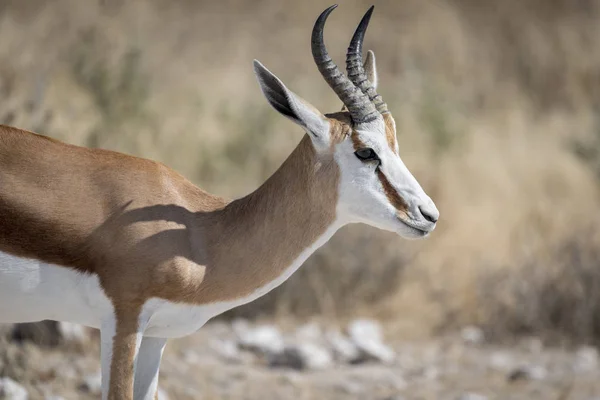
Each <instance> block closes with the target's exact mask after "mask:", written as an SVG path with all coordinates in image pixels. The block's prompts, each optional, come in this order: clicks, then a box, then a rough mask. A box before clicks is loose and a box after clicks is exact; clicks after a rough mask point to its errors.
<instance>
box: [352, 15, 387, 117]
mask: <svg viewBox="0 0 600 400" xmlns="http://www.w3.org/2000/svg"><path fill="white" fill-rule="evenodd" d="M374 8H375V6H371V8H369V10H368V11H367V12H366V13H365V15H364V17H362V19H361V20H360V23H359V24H358V27H357V28H356V31H355V32H354V36H352V40H351V41H350V46H349V47H348V53H346V71H348V78H350V80H351V81H352V83H354V84H355V85H356V86H358V87H359V88H360V90H362V92H363V93H365V94H366V95H367V96H369V99H370V100H371V101H372V102H373V104H374V105H375V108H377V111H379V112H380V113H382V114H385V113H388V112H389V111H388V108H387V104H385V102H384V101H383V98H382V97H381V95H379V94H378V93H377V91H376V90H375V87H373V84H372V83H371V82H369V79H368V78H367V74H366V73H365V69H364V67H363V60H362V46H363V40H364V38H365V32H366V31H367V27H368V26H369V20H370V19H371V14H373V9H374Z"/></svg>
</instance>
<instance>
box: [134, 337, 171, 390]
mask: <svg viewBox="0 0 600 400" xmlns="http://www.w3.org/2000/svg"><path fill="white" fill-rule="evenodd" d="M166 343H167V339H165V338H155V337H149V336H145V337H144V338H143V339H142V344H141V346H140V349H139V352H138V356H137V361H136V363H135V379H134V382H133V397H134V399H135V400H155V399H158V369H159V367H160V359H161V357H162V353H163V350H164V349H165V344H166Z"/></svg>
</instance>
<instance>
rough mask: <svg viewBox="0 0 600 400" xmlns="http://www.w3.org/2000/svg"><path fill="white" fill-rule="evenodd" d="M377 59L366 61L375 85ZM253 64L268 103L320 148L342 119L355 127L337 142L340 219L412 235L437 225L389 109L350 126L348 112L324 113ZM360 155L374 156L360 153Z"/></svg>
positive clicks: (323, 149)
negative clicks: (400, 150) (400, 149)
mask: <svg viewBox="0 0 600 400" xmlns="http://www.w3.org/2000/svg"><path fill="white" fill-rule="evenodd" d="M374 60H375V59H374V56H373V55H372V54H371V57H370V61H369V62H368V63H367V64H365V66H366V69H367V71H368V75H369V80H370V82H373V84H374V85H375V86H376V84H377V77H376V73H375V61H374ZM254 70H255V73H256V75H257V77H258V81H259V83H260V86H261V89H262V91H263V93H264V94H265V97H266V98H267V100H268V101H269V103H271V105H272V106H273V107H274V108H275V109H276V110H277V111H279V112H280V113H282V114H283V115H285V116H286V117H287V118H289V119H291V120H292V121H294V122H296V123H297V124H299V125H300V126H302V127H303V128H304V129H305V130H306V132H307V133H308V134H309V136H310V138H311V139H312V142H313V144H314V147H315V149H316V150H317V151H319V152H323V153H330V152H331V151H332V144H333V143H335V142H336V140H339V139H334V138H333V137H332V127H333V124H343V125H344V126H343V127H344V128H345V129H343V130H342V131H344V132H347V131H350V132H351V134H350V135H349V136H348V137H346V138H345V139H343V140H342V141H341V142H340V143H336V144H334V145H333V156H334V158H335V160H336V162H337V163H338V165H339V168H340V173H341V179H340V187H339V200H338V205H337V211H338V217H339V219H340V221H341V222H342V223H352V222H363V223H366V224H369V225H373V226H375V227H377V228H381V229H385V230H389V231H393V232H396V233H398V234H399V235H401V236H404V237H406V238H413V239H414V238H421V237H424V236H427V234H429V233H430V232H431V231H433V229H434V228H435V225H436V222H437V220H438V217H439V212H438V210H437V208H436V207H435V204H433V201H431V199H430V198H429V196H427V195H426V194H425V192H424V191H423V189H421V186H420V185H419V183H418V182H417V180H416V179H415V178H414V177H413V176H412V174H411V173H410V171H409V170H408V168H406V166H405V165H404V163H403V162H402V160H401V159H400V156H399V155H398V145H397V143H396V128H395V123H394V120H393V118H392V117H391V115H390V114H386V115H385V117H384V116H383V115H381V114H380V115H379V117H378V118H377V119H376V120H374V121H372V122H369V123H366V124H362V125H357V126H355V127H354V129H351V126H350V117H349V115H348V114H347V113H338V114H337V116H336V115H331V116H330V117H329V118H328V117H325V116H324V115H323V114H321V112H319V111H318V110H317V109H316V108H315V107H313V106H311V105H310V104H309V103H307V102H306V101H305V100H302V99H301V98H300V97H299V96H297V95H296V94H295V93H293V92H291V91H290V90H289V89H287V88H286V87H285V85H284V84H283V83H282V82H281V81H280V80H279V78H277V77H276V76H275V75H273V74H272V73H271V72H270V71H269V70H268V69H266V68H265V67H264V66H263V65H262V64H260V63H259V62H258V61H255V63H254ZM338 118H339V119H338ZM386 129H387V132H386ZM361 155H363V156H364V155H371V156H372V157H371V159H369V158H368V157H363V159H360V157H358V156H361ZM364 158H366V159H364Z"/></svg>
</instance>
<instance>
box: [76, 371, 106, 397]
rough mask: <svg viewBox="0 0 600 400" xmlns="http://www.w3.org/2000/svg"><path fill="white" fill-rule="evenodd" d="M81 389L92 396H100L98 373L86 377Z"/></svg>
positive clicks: (100, 378) (100, 377)
mask: <svg viewBox="0 0 600 400" xmlns="http://www.w3.org/2000/svg"><path fill="white" fill-rule="evenodd" d="M81 389H82V390H84V391H86V392H88V393H92V394H100V393H101V392H102V375H101V374H100V372H98V373H96V374H93V375H87V376H86V377H85V378H83V383H82V384H81Z"/></svg>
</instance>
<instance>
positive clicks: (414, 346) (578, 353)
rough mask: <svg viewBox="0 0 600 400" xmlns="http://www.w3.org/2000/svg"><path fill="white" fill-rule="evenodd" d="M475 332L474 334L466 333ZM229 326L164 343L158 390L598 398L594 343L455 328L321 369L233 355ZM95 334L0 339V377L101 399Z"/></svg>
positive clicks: (37, 395)
mask: <svg viewBox="0 0 600 400" xmlns="http://www.w3.org/2000/svg"><path fill="white" fill-rule="evenodd" d="M471 336H472V335H471ZM234 341H235V333H234V331H233V329H232V328H231V325H230V324H228V323H224V322H215V323H211V324H209V325H207V326H205V327H204V328H203V329H201V330H200V331H199V332H198V333H196V334H194V335H192V336H190V337H187V338H183V339H178V340H173V341H171V342H170V343H169V344H168V345H167V349H166V351H165V355H164V358H163V363H162V368H161V378H160V387H161V390H162V394H163V396H165V397H167V398H169V399H181V400H191V399H194V400H198V399H201V400H211V399H236V400H237V399H247V400H251V399H261V400H269V399H283V400H287V399H290V400H291V399H294V400H296V399H332V400H337V399H361V400H362V399H373V400H400V399H405V400H417V399H420V400H425V399H441V400H445V399H448V400H485V399H489V400H492V399H515V400H516V399H519V400H520V399H523V400H525V399H556V400H560V399H564V400H566V399H578V400H579V399H581V400H592V399H600V365H599V363H598V356H597V352H596V350H595V349H594V348H591V347H582V348H574V349H566V348H562V349H561V348H548V347H544V346H543V345H542V343H541V342H540V341H539V340H537V339H535V338H530V339H523V340H521V341H519V342H518V343H516V344H514V345H510V346H509V345H503V346H500V345H492V344H486V343H485V340H480V338H477V337H475V338H473V337H470V336H469V335H465V333H464V332H463V333H461V332H457V333H454V334H447V335H444V336H442V337H438V338H432V339H424V340H419V341H401V340H390V338H388V343H387V344H388V345H390V346H391V347H392V348H393V349H394V350H395V351H396V358H395V360H394V361H393V362H391V363H390V364H388V365H386V364H383V363H380V362H365V363H359V364H355V365H352V364H341V363H335V364H334V365H332V366H331V367H328V368H325V369H318V370H314V369H313V370H298V369H293V368H281V367H278V368H274V367H272V366H269V365H268V363H267V360H266V359H265V358H264V357H261V356H260V355H257V354H256V353H252V352H250V351H245V350H240V351H236V352H234V353H232V352H231V349H228V348H226V347H223V343H225V342H229V343H233V342H234ZM98 370H99V351H98V347H97V340H95V339H92V340H91V342H90V343H88V344H86V345H84V346H77V345H72V344H71V345H67V346H62V347H59V348H53V349H48V348H40V347H38V346H35V345H33V344H30V343H22V344H17V343H9V342H8V341H6V340H5V341H4V342H2V343H1V344H0V372H1V373H0V375H4V376H9V377H11V378H13V379H15V380H16V381H17V382H19V383H20V384H21V385H23V386H24V387H25V388H26V389H27V390H28V391H29V395H30V399H32V400H37V399H49V398H51V396H60V397H62V398H64V399H66V400H70V399H83V400H86V399H99V398H100V396H99V393H98V390H99V387H98V384H99V375H98Z"/></svg>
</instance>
